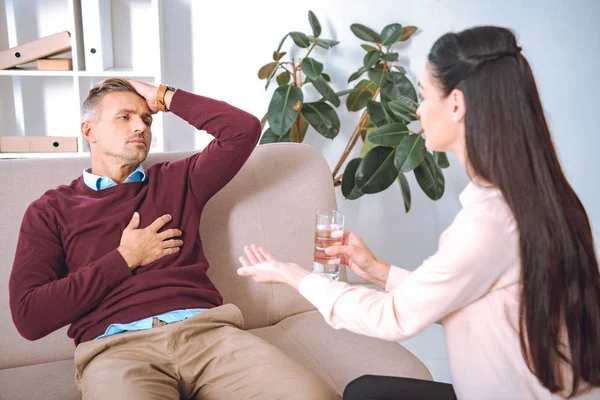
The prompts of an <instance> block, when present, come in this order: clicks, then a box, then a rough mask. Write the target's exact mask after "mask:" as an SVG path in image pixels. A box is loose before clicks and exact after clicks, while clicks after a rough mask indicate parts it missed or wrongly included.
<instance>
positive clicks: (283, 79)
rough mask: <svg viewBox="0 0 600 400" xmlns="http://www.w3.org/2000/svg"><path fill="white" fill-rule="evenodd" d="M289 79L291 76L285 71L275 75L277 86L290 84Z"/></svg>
mask: <svg viewBox="0 0 600 400" xmlns="http://www.w3.org/2000/svg"><path fill="white" fill-rule="evenodd" d="M291 79H292V76H291V75H290V73H289V72H287V71H283V72H282V73H280V74H279V75H277V84H278V85H279V86H282V85H287V84H288V83H290V80H291Z"/></svg>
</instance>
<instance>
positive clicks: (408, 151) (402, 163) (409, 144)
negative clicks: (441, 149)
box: [394, 135, 426, 173]
mask: <svg viewBox="0 0 600 400" xmlns="http://www.w3.org/2000/svg"><path fill="white" fill-rule="evenodd" d="M425 153H426V150H425V141H424V140H423V138H422V137H421V135H407V136H405V137H404V138H402V141H401V142H400V143H399V144H398V147H396V158H395V159H394V164H395V165H396V169H397V170H398V172H400V173H406V172H410V171H412V170H413V169H415V168H417V167H418V166H419V165H420V164H421V163H422V162H423V160H424V159H425Z"/></svg>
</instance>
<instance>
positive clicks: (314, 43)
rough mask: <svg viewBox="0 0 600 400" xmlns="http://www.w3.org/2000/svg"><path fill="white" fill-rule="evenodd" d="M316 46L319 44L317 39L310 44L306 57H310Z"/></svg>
mask: <svg viewBox="0 0 600 400" xmlns="http://www.w3.org/2000/svg"><path fill="white" fill-rule="evenodd" d="M316 46H317V41H316V40H315V41H313V43H312V46H310V49H308V53H306V56H305V57H304V58H306V57H308V56H309V55H310V53H311V52H312V51H313V49H314V48H315V47H316Z"/></svg>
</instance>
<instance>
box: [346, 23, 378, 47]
mask: <svg viewBox="0 0 600 400" xmlns="http://www.w3.org/2000/svg"><path fill="white" fill-rule="evenodd" d="M350 30H351V31H352V33H354V35H355V36H356V37H357V38H359V39H361V40H364V41H366V42H371V43H377V42H378V41H379V40H380V38H379V35H378V34H377V32H375V31H374V30H373V29H371V28H369V27H367V26H364V25H362V24H352V25H350Z"/></svg>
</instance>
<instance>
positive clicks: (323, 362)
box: [250, 311, 432, 394]
mask: <svg viewBox="0 0 600 400" xmlns="http://www.w3.org/2000/svg"><path fill="white" fill-rule="evenodd" d="M250 332H252V333H253V334H255V335H256V336H258V337H261V338H263V339H264V340H266V341H267V342H269V343H271V344H273V345H275V346H277V347H278V348H280V349H281V350H283V351H284V352H285V353H287V354H289V355H290V356H291V357H293V358H294V359H295V360H296V361H298V362H300V363H301V364H303V365H305V366H306V367H308V368H310V369H311V370H313V371H314V372H316V373H317V374H318V375H319V376H321V377H322V378H323V379H325V381H326V382H327V383H329V384H330V385H331V386H332V387H333V388H334V389H335V390H336V391H337V392H338V393H340V394H341V393H343V390H344V388H345V387H346V385H347V384H348V383H349V382H350V381H352V380H353V379H355V378H357V377H359V376H361V375H365V374H374V375H388V376H402V377H406V378H415V379H425V380H432V377H431V374H430V373H429V370H428V369H427V367H425V365H424V364H423V363H422V362H421V361H419V359H418V358H417V357H415V356H414V355H413V354H412V353H411V352H409V351H408V350H406V349H405V348H404V347H402V346H401V345H399V344H398V343H396V342H385V341H383V340H378V339H373V338H369V337H366V336H362V335H357V334H354V333H351V332H348V331H345V330H336V329H333V328H331V327H330V326H329V325H327V323H326V322H325V320H324V319H323V317H322V316H321V314H320V313H319V312H318V311H309V312H304V313H301V314H298V315H294V316H291V317H288V318H285V319H284V320H282V321H281V322H279V323H278V324H276V325H273V326H269V327H266V328H258V329H252V330H250Z"/></svg>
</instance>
